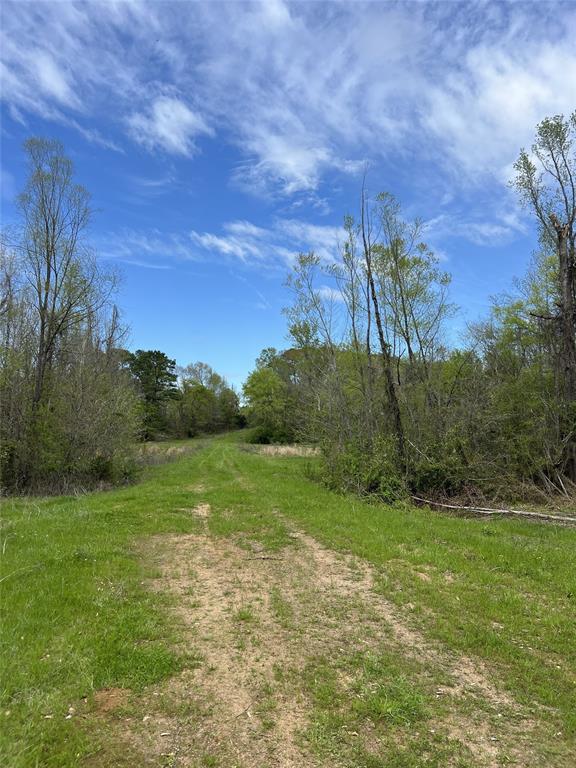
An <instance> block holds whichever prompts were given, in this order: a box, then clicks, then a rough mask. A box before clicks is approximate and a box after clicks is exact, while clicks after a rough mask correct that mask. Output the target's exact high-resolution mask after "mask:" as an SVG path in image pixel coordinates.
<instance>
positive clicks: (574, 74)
mask: <svg viewBox="0 0 576 768" xmlns="http://www.w3.org/2000/svg"><path fill="white" fill-rule="evenodd" d="M0 34H1V36H2V39H1V41H0V42H1V43H2V86H3V87H2V98H3V99H4V101H5V102H6V103H7V104H8V105H9V107H10V108H11V109H12V110H13V114H15V115H20V116H21V117H23V118H25V116H26V115H27V114H40V115H42V116H43V117H44V118H45V119H47V120H59V121H63V120H64V119H68V120H73V121H74V123H70V124H71V125H75V126H76V127H77V129H78V130H80V131H83V133H84V136H85V137H86V138H87V139H88V140H93V141H96V142H99V143H101V144H104V143H105V142H109V144H110V145H111V146H112V145H116V146H119V145H122V144H124V143H125V142H129V141H135V142H137V143H138V144H140V145H142V146H144V147H145V148H146V149H147V150H148V151H150V152H161V153H167V154H172V155H175V156H191V155H193V154H194V153H195V151H197V148H198V139H199V138H200V137H203V138H205V139H206V140H207V141H208V140H210V139H212V140H215V141H218V142H225V143H226V144H228V145H231V146H233V147H234V148H235V149H236V150H237V152H238V153H239V155H240V162H239V163H237V164H236V165H235V166H234V168H233V170H232V171H231V173H232V175H233V178H234V181H235V182H236V184H239V185H241V186H242V187H244V188H247V189H251V190H255V191H257V192H260V193H263V192H266V193H267V194H274V195H277V196H280V197H283V198H289V199H295V198H297V197H298V196H299V195H300V196H304V198H305V199H311V200H314V199H315V196H316V195H318V191H319V190H320V188H321V187H322V185H323V184H324V183H325V181H326V180H327V179H330V178H331V177H332V176H333V175H334V174H345V175H347V174H350V173H357V172H358V170H359V168H360V167H361V164H362V162H363V161H364V160H366V159H368V160H374V161H375V162H378V161H379V160H381V159H383V158H384V159H398V158H400V159H404V160H406V161H407V162H410V161H412V162H414V163H418V162H421V161H422V160H428V161H431V164H430V170H429V173H430V174H432V175H434V174H438V173H439V172H441V173H444V174H447V175H448V176H449V177H450V179H451V183H452V184H456V185H459V186H462V185H475V184H478V183H480V182H483V180H484V179H485V178H486V177H490V178H493V179H495V180H496V181H501V180H502V179H503V178H504V177H505V176H506V174H508V173H509V169H510V163H511V162H512V160H513V159H514V157H515V156H516V154H517V152H518V148H519V146H520V145H522V144H526V143H529V141H530V138H531V136H532V135H533V131H534V126H535V124H536V123H537V122H538V121H539V120H540V119H542V118H543V117H544V116H545V115H548V114H556V113H560V112H564V113H566V112H569V111H571V110H572V109H573V108H574V105H575V104H576V47H575V46H574V44H573V41H574V39H575V38H576V12H575V11H574V8H573V5H572V4H570V3H562V2H556V3H540V4H536V3H492V2H462V3H459V4H457V5H454V4H442V3H439V4H430V3H420V4H415V3H413V2H410V3H401V2H400V3H394V4H388V3H368V4H362V5H359V4H357V3H338V4H336V3H334V4H328V5H322V6H320V5H319V4H316V3H308V4H304V3H288V2H282V1H281V0H276V1H275V2H255V3H250V4H247V3H231V4H223V3H170V2H163V3H147V2H138V1H137V0H134V1H133V2H120V3H113V2H107V3H87V4H82V5H79V4H73V3H61V2H39V3H34V2H26V3H22V2H13V0H7V2H5V3H4V4H3V24H2V30H1V33H0ZM102 116H106V119H105V120H102V122H100V121H101V118H102ZM96 118H98V127H97V129H95V128H94V125H93V123H94V120H95V119H96ZM91 131H92V132H91ZM108 134H110V135H108Z"/></svg>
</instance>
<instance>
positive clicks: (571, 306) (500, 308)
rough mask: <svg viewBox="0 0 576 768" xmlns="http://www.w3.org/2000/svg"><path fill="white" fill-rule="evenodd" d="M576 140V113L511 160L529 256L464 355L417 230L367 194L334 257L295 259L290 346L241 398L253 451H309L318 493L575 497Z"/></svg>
mask: <svg viewBox="0 0 576 768" xmlns="http://www.w3.org/2000/svg"><path fill="white" fill-rule="evenodd" d="M575 139H576V113H574V114H572V115H571V116H570V117H569V118H568V119H565V118H564V117H563V116H555V117H552V118H547V119H545V120H544V121H542V122H541V123H540V124H539V125H538V127H537V131H536V138H535V141H534V144H533V146H532V148H531V151H530V152H528V151H524V150H523V151H522V152H521V153H520V155H519V158H518V160H517V162H516V164H515V177H514V179H513V181H512V185H513V186H514V187H515V188H516V190H517V192H518V195H519V197H520V200H521V201H522V203H523V204H524V205H525V206H526V207H527V208H528V209H529V210H530V211H531V212H532V214H533V216H534V220H535V222H536V224H537V226H538V234H539V240H538V244H537V247H536V249H535V252H534V255H533V259H532V263H531V266H530V268H529V270H528V272H527V274H526V275H525V276H524V278H522V279H521V280H519V281H518V282H517V284H516V285H515V286H514V289H513V290H512V291H511V292H510V293H509V294H508V295H506V296H501V297H498V298H495V299H494V300H493V306H492V309H491V311H490V314H489V316H488V317H487V318H486V319H484V320H481V321H478V322H476V323H474V324H472V325H471V326H470V327H469V329H468V339H467V343H466V344H464V345H462V346H461V347H460V348H454V346H453V345H451V344H449V343H448V340H447V328H448V325H449V323H450V321H451V320H452V319H453V318H454V316H455V314H456V313H457V311H458V310H457V308H456V307H455V306H454V305H453V304H452V303H451V302H450V300H449V287H450V275H449V274H448V273H447V272H446V271H445V270H444V269H443V268H442V265H441V263H440V261H439V260H438V258H437V257H436V256H435V255H434V253H433V252H432V250H431V249H430V248H429V247H428V246H427V245H426V244H425V242H424V231H423V229H424V227H423V224H422V222H421V221H418V220H416V221H409V220H407V219H406V218H405V217H404V216H403V214H402V210H401V207H400V205H399V203H398V201H397V200H396V199H395V198H394V197H393V196H392V195H391V194H389V193H382V194H379V195H377V196H375V197H370V196H369V195H368V194H367V192H366V191H365V190H363V192H362V195H361V199H360V205H359V213H358V215H357V216H356V217H353V216H347V217H346V218H345V220H344V230H345V238H344V242H343V243H342V246H341V248H340V251H339V253H338V254H337V255H336V257H335V259H334V261H333V262H331V263H330V264H325V263H322V262H321V260H320V259H319V257H318V256H317V255H315V254H314V253H309V254H301V255H300V256H299V258H298V260H297V262H296V264H295V266H294V268H293V270H292V272H291V274H290V275H289V278H288V285H289V287H290V289H291V291H292V295H293V302H292V304H291V306H290V307H289V308H288V309H287V310H286V314H287V318H288V328H289V334H290V339H291V342H292V346H291V348H290V349H288V350H286V351H283V352H278V351H276V350H274V349H268V350H264V352H263V353H262V355H261V356H260V358H259V359H258V361H257V365H256V369H255V370H254V371H253V372H252V373H251V374H250V376H249V377H248V380H247V382H246V384H245V387H244V395H245V398H246V401H247V407H248V412H249V417H250V422H251V424H252V425H253V426H254V427H255V429H256V432H255V439H257V440H260V441H282V440H292V439H299V440H304V441H307V442H316V443H318V444H319V446H320V448H321V452H322V457H323V461H322V467H323V468H322V476H323V479H324V480H325V482H326V483H327V484H328V485H330V486H332V487H334V488H338V489H344V490H354V491H356V492H359V493H363V494H375V495H377V496H379V497H380V498H385V499H394V498H398V497H399V496H402V495H406V494H408V493H412V494H430V495H436V496H441V495H452V494H460V495H466V496H468V497H471V496H472V497H473V496H484V497H485V496H490V497H492V498H506V497H510V496H515V497H518V496H519V495H522V496H536V497H539V496H540V495H541V494H542V493H563V494H573V493H574V491H576V254H575V240H576V153H575ZM327 280H329V281H330V286H328V287H327V286H326V282H327Z"/></svg>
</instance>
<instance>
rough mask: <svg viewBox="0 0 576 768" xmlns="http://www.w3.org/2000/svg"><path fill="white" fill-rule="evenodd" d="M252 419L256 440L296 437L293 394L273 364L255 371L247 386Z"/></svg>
mask: <svg viewBox="0 0 576 768" xmlns="http://www.w3.org/2000/svg"><path fill="white" fill-rule="evenodd" d="M243 392H244V397H245V399H246V402H247V410H248V423H249V424H250V426H254V427H255V428H256V429H255V430H254V432H253V438H252V439H253V441H254V442H258V443H284V442H290V441H291V440H292V439H293V438H294V432H293V430H292V426H291V424H290V418H289V417H290V398H289V391H288V385H287V383H286V382H285V381H284V380H283V379H282V377H281V376H280V374H279V373H278V372H277V371H276V370H274V369H273V368H271V367H263V368H259V369H257V370H255V371H253V372H252V373H251V374H250V375H249V376H248V378H247V380H246V383H245V384H244V388H243Z"/></svg>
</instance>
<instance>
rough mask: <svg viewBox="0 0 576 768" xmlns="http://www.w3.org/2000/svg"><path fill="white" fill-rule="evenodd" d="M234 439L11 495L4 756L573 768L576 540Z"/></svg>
mask: <svg viewBox="0 0 576 768" xmlns="http://www.w3.org/2000/svg"><path fill="white" fill-rule="evenodd" d="M241 437H242V436H241V435H240V436H239V435H231V436H227V437H225V438H218V439H214V440H212V441H206V442H203V443H194V442H193V441H191V442H190V443H188V444H186V451H183V452H182V453H181V454H178V453H176V454H175V455H173V456H172V459H173V460H171V461H170V462H169V463H165V464H158V465H157V466H149V467H147V468H146V469H145V471H144V474H143V477H142V479H141V481H140V482H139V483H138V484H136V485H133V486H131V487H127V488H123V489H120V490H115V491H109V492H101V493H94V494H88V495H83V496H78V497H66V498H49V499H16V500H4V501H3V502H2V506H1V512H2V538H1V542H0V551H1V552H2V573H1V579H2V581H1V583H0V587H1V590H2V595H1V601H2V655H3V660H2V703H1V707H2V709H1V712H0V717H1V721H0V725H1V727H0V737H1V739H2V759H1V764H2V765H3V766H7V767H9V768H24V767H25V766H26V767H28V766H54V768H68V767H69V766H79V765H87V766H98V767H99V768H103V767H104V766H128V765H150V766H223V767H224V768H233V767H234V766H244V767H245V768H250V767H251V766H263V767H264V766H270V767H272V766H286V767H288V766H299V765H302V766H307V765H310V766H358V767H359V768H384V767H386V768H392V767H394V766H402V767H403V768H412V767H415V766H439V767H440V766H461V767H462V768H463V767H464V766H500V765H502V766H505V765H513V766H518V767H522V768H524V767H528V766H534V767H535V766H543V765H546V766H573V765H574V755H575V754H576V608H575V603H576V567H575V566H576V557H575V553H576V530H573V529H567V528H562V527H560V526H553V525H541V524H535V523H531V522H526V521H521V520H490V521H485V520H476V519H456V518H452V517H448V516H445V515H443V514H441V513H437V512H431V511H427V510H423V509H410V508H401V507H398V508H391V507H385V506H382V505H371V504H368V503H364V502H362V501H359V500H358V499H355V498H352V497H342V496H338V495H336V494H334V493H331V492H329V491H327V490H325V489H324V488H322V487H321V486H319V485H317V484H315V483H314V482H312V481H311V480H309V479H307V474H306V471H305V470H306V467H307V465H308V464H309V463H310V462H313V461H314V460H315V459H314V457H311V456H307V457H298V456H282V455H259V454H258V453H255V452H248V451H244V450H242V447H241V444H240V443H239V442H238V441H239V439H240V438H241ZM173 453H174V452H173Z"/></svg>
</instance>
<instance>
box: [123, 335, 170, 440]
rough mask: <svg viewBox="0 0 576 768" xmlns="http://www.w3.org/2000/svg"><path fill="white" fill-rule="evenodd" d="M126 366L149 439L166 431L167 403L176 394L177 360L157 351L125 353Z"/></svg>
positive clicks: (141, 350)
mask: <svg viewBox="0 0 576 768" xmlns="http://www.w3.org/2000/svg"><path fill="white" fill-rule="evenodd" d="M126 364H127V367H128V369H129V371H130V373H131V374H132V376H133V377H134V379H135V380H136V383H137V388H138V389H139V390H140V393H141V395H142V398H143V403H144V437H145V439H152V438H153V437H155V436H156V434H157V433H158V432H162V431H163V430H164V429H166V426H167V424H166V414H165V413H164V405H165V403H166V401H167V400H169V399H170V398H174V397H178V395H179V392H178V388H177V387H176V381H177V376H176V360H171V359H170V358H169V357H168V356H167V355H166V354H164V352H160V350H157V349H152V350H143V349H137V350H136V352H134V353H128V355H127V358H126Z"/></svg>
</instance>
